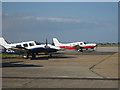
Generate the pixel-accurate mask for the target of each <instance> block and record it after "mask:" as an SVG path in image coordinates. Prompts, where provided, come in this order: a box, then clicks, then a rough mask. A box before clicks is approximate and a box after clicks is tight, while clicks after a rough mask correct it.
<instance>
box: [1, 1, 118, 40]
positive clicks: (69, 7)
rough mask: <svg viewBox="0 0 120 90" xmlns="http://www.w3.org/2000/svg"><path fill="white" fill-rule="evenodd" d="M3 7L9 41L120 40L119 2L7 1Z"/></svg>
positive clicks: (4, 35)
mask: <svg viewBox="0 0 120 90" xmlns="http://www.w3.org/2000/svg"><path fill="white" fill-rule="evenodd" d="M2 10H3V11H2V26H3V29H2V30H3V31H2V35H3V37H4V38H5V39H6V40H8V41H9V42H20V41H27V40H35V41H38V42H45V40H46V38H47V39H48V41H49V42H52V38H54V37H56V38H58V40H59V41H61V42H74V41H85V42H118V3H117V2H96V3H95V2H66V3H65V2H63V3H62V2H61V3H60V2H58V3H55V2H49V3H48V2H45V3H43V2H36V3H33V2H31V3H30V2H26V3H25V2H22V3H20V2H16V3H13V2H9V3H8V2H3V3H2Z"/></svg>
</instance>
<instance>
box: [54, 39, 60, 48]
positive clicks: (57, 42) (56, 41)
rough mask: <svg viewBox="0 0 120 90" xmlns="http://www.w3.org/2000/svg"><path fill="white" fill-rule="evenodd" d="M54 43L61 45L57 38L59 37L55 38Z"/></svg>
mask: <svg viewBox="0 0 120 90" xmlns="http://www.w3.org/2000/svg"><path fill="white" fill-rule="evenodd" d="M53 43H54V44H55V46H59V45H61V43H60V42H59V41H58V40H57V38H53Z"/></svg>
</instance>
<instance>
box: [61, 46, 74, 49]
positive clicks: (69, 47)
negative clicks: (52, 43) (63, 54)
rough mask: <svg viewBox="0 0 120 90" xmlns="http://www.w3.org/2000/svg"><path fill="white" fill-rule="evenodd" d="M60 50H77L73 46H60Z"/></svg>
mask: <svg viewBox="0 0 120 90" xmlns="http://www.w3.org/2000/svg"><path fill="white" fill-rule="evenodd" d="M59 47H60V48H64V49H75V48H74V47H73V46H72V47H71V46H59Z"/></svg>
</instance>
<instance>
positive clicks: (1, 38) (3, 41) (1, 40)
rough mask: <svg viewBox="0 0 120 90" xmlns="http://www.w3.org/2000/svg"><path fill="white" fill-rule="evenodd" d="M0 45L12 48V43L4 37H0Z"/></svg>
mask: <svg viewBox="0 0 120 90" xmlns="http://www.w3.org/2000/svg"><path fill="white" fill-rule="evenodd" d="M0 45H1V46H3V47H5V48H6V49H7V48H10V45H9V44H8V43H7V42H6V41H5V39H4V38H3V37H0Z"/></svg>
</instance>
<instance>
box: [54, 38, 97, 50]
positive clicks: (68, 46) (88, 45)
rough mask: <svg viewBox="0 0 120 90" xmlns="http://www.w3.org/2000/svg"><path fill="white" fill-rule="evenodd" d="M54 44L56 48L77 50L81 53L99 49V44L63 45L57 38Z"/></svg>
mask: <svg viewBox="0 0 120 90" xmlns="http://www.w3.org/2000/svg"><path fill="white" fill-rule="evenodd" d="M53 43H54V45H55V46H58V47H60V48H63V49H69V50H77V51H80V52H83V49H86V50H88V49H89V48H91V49H94V48H95V47H97V44H95V43H91V44H86V43H85V42H74V43H67V44H62V43H60V42H59V41H58V40H57V38H53Z"/></svg>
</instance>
